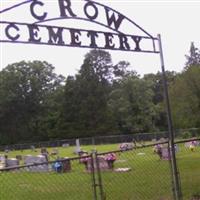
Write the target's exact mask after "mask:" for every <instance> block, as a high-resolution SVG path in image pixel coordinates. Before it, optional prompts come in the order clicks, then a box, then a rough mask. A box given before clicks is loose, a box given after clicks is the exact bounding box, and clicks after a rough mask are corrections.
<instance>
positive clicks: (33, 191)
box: [0, 144, 200, 200]
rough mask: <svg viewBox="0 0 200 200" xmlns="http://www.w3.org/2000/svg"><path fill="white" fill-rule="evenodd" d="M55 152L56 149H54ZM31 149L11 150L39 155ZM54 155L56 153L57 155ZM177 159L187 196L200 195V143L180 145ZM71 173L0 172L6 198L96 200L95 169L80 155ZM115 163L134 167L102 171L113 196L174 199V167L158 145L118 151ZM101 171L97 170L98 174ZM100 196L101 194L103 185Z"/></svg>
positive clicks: (102, 148)
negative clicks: (155, 149)
mask: <svg viewBox="0 0 200 200" xmlns="http://www.w3.org/2000/svg"><path fill="white" fill-rule="evenodd" d="M58 149H59V155H60V156H61V157H74V156H76V155H75V154H74V153H73V152H74V149H75V147H67V148H58ZM83 149H84V150H86V151H88V152H90V151H91V150H93V149H96V150H97V151H98V152H106V151H111V150H117V149H118V145H117V144H113V145H99V146H84V147H83ZM48 151H49V152H51V151H52V149H48ZM39 152H40V150H39V149H37V152H32V151H31V150H24V151H23V152H21V151H13V152H9V154H8V156H9V157H15V156H16V155H27V154H32V155H34V154H36V155H37V154H39ZM52 159H53V158H52ZM177 164H178V168H179V171H180V177H181V186H182V192H183V197H184V198H183V199H184V200H189V199H191V196H192V195H194V194H200V173H199V172H200V147H197V148H196V149H195V151H194V152H191V151H189V149H186V148H185V147H184V145H179V152H178V153H177ZM71 166H72V170H71V172H67V173H61V174H60V173H55V172H43V173H38V172H28V171H26V170H23V171H20V172H19V171H16V172H1V173H0V183H1V184H0V199H1V200H35V199H37V200H40V199H41V200H64V199H69V200H90V199H94V197H93V190H92V188H93V187H92V184H93V183H92V174H91V173H88V172H86V170H85V168H84V165H83V164H80V163H79V160H78V159H77V160H73V161H71ZM114 166H115V168H121V167H130V168H131V170H130V171H129V172H114V171H106V172H102V173H101V178H102V183H103V191H104V194H105V196H106V199H107V200H108V199H110V200H161V199H162V200H170V199H173V196H172V189H171V188H172V186H171V172H170V165H169V162H168V161H165V160H159V158H158V156H157V155H156V154H153V151H152V147H148V148H142V149H137V150H133V151H126V152H123V153H118V154H117V161H116V162H115V165H114ZM96 176H97V174H96ZM97 196H98V197H99V190H98V194H97Z"/></svg>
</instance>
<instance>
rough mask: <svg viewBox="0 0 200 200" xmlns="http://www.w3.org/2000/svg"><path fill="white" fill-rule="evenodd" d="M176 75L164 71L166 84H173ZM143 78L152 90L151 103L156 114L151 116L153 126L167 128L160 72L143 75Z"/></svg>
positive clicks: (159, 128) (160, 128) (161, 128)
mask: <svg viewBox="0 0 200 200" xmlns="http://www.w3.org/2000/svg"><path fill="white" fill-rule="evenodd" d="M175 77H176V73H175V72H173V71H172V72H170V71H166V78H167V85H168V86H170V85H171V84H173V82H174V79H175ZM144 80H146V81H148V82H149V84H150V85H151V89H152V90H153V104H154V106H155V112H156V115H155V116H154V118H153V124H154V128H157V129H158V130H167V115H166V105H165V101H164V99H165V98H164V89H163V77H162V73H161V72H157V73H156V74H146V75H144Z"/></svg>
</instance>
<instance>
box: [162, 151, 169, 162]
mask: <svg viewBox="0 0 200 200" xmlns="http://www.w3.org/2000/svg"><path fill="white" fill-rule="evenodd" d="M162 159H163V160H170V154H169V150H168V148H162Z"/></svg>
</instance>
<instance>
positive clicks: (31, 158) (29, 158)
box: [24, 155, 48, 172]
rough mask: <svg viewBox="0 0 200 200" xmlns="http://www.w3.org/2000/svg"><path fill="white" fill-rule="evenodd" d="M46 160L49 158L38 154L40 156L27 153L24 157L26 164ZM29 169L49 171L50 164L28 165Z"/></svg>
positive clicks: (32, 170)
mask: <svg viewBox="0 0 200 200" xmlns="http://www.w3.org/2000/svg"><path fill="white" fill-rule="evenodd" d="M45 162H47V159H46V157H45V156H44V155H38V156H32V155H27V156H25V157H24V164H25V165H32V164H38V163H45ZM28 171H31V172H46V171H48V164H41V165H33V166H30V167H28Z"/></svg>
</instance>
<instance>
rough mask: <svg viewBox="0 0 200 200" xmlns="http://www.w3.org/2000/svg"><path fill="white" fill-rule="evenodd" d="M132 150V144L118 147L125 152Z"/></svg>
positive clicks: (123, 144)
mask: <svg viewBox="0 0 200 200" xmlns="http://www.w3.org/2000/svg"><path fill="white" fill-rule="evenodd" d="M133 148H134V145H133V143H122V144H120V145H119V149H120V150H121V151H127V150H131V149H133Z"/></svg>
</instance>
